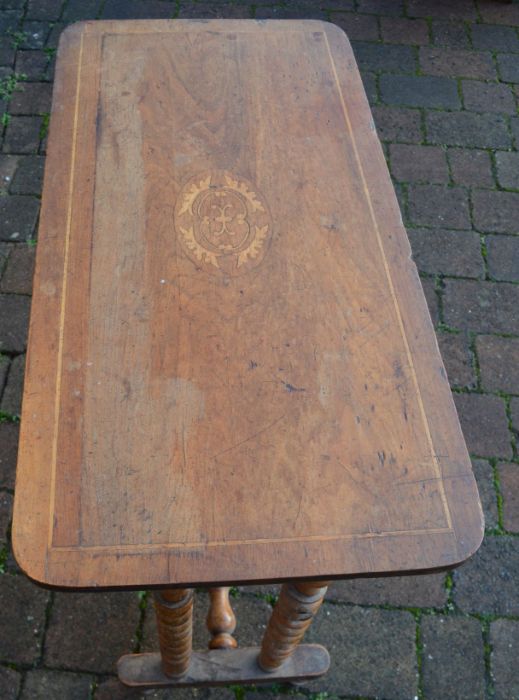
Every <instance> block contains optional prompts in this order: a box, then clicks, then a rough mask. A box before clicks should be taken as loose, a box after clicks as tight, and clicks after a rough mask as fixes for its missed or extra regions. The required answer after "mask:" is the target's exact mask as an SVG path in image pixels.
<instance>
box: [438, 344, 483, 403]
mask: <svg viewBox="0 0 519 700" xmlns="http://www.w3.org/2000/svg"><path fill="white" fill-rule="evenodd" d="M436 337H437V338H438V345H439V346H440V352H441V356H442V359H443V362H444V364H445V369H446V370H447V376H448V377H449V382H450V385H451V386H452V387H461V388H464V389H475V388H476V385H477V379H476V373H475V370H474V359H473V357H472V352H471V351H470V348H469V339H468V337H467V334H466V333H442V332H438V333H437V334H436Z"/></svg>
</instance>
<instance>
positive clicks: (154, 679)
mask: <svg viewBox="0 0 519 700" xmlns="http://www.w3.org/2000/svg"><path fill="white" fill-rule="evenodd" d="M258 652H259V647H245V648H243V649H233V650H225V651H224V650H221V649H220V650H216V649H213V650H211V651H202V652H200V651H195V652H193V658H192V660H191V666H190V667H189V671H188V672H187V673H186V674H185V675H184V676H182V677H181V678H178V679H172V678H168V676H166V675H165V674H164V672H163V671H162V667H161V659H160V654H126V655H125V656H122V657H121V658H120V659H119V661H118V663H117V671H118V674H119V679H120V680H121V681H122V682H123V683H124V684H125V685H129V686H145V687H161V686H174V687H176V688H185V687H189V686H193V685H194V686H206V685H211V686H212V685H216V686H218V685H228V684H229V683H240V684H241V683H272V682H274V681H280V682H281V681H295V680H305V679H306V680H310V679H312V678H318V677H319V676H322V675H323V674H324V673H326V671H327V670H328V668H329V666H330V656H329V654H328V652H327V651H326V649H325V648H324V647H322V646H321V645H320V644H301V646H299V647H298V648H297V649H296V650H295V652H294V654H293V655H292V656H291V657H290V658H289V659H288V660H287V662H286V663H285V664H284V665H283V666H282V667H281V668H278V669H276V670H275V671H272V673H267V672H266V671H262V669H261V668H260V667H259V666H258V663H257V658H258Z"/></svg>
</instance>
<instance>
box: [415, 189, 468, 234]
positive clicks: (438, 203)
mask: <svg viewBox="0 0 519 700" xmlns="http://www.w3.org/2000/svg"><path fill="white" fill-rule="evenodd" d="M408 193H409V219H410V223H411V224H413V225H414V226H415V227H417V226H430V227H435V228H436V227H438V228H442V229H445V228H450V229H461V230H463V229H468V228H470V214H469V203H468V194H467V191H466V190H465V189H464V188H462V187H442V186H441V185H410V186H409V189H408Z"/></svg>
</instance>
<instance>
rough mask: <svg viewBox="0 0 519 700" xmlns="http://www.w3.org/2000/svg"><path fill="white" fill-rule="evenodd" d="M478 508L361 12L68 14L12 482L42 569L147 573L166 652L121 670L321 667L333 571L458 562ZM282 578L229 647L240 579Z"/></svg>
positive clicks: (25, 563) (284, 673)
mask: <svg viewBox="0 0 519 700" xmlns="http://www.w3.org/2000/svg"><path fill="white" fill-rule="evenodd" d="M482 526H483V519H482V513H481V507H480V503H479V499H478V494H477V490H476V486H475V482H474V478H473V475H472V471H471V465H470V461H469V458H468V455H467V451H466V447H465V444H464V441H463V437H462V434H461V431H460V427H459V423H458V419H457V416H456V412H455V409H454V405H453V402H452V398H451V394H450V390H449V384H448V381H447V378H446V375H445V370H444V368H443V364H442V361H441V358H440V354H439V351H438V347H437V344H436V339H435V335H434V331H433V327H432V325H431V321H430V318H429V315H428V312H427V307H426V303H425V300H424V296H423V293H422V289H421V285H420V281H419V278H418V275H417V272H416V269H415V266H414V264H413V262H412V261H411V258H410V249H409V244H408V241H407V237H406V233H405V230H404V228H403V226H402V222H401V218H400V213H399V209H398V205H397V201H396V198H395V195H394V192H393V189H392V186H391V183H390V179H389V176H388V172H387V169H386V165H385V162H384V157H383V153H382V150H381V147H380V144H379V142H378V139H377V136H376V132H375V128H374V125H373V121H372V119H371V115H370V111H369V107H368V103H367V101H366V97H365V94H364V91H363V88H362V83H361V80H360V77H359V73H358V70H357V67H356V65H355V61H354V58H353V54H352V51H351V48H350V46H349V43H348V40H347V39H346V37H345V35H344V34H343V33H342V32H341V31H340V30H339V29H338V28H336V27H334V26H333V25H331V24H327V23H322V22H317V21H286V22H283V21H264V22H256V21H252V20H250V21H248V20H244V21H235V20H225V21H224V20H214V21H189V20H185V21H182V20H178V21H175V20H173V21H114V22H111V21H106V22H86V23H82V24H77V25H74V26H72V27H70V28H69V29H67V30H66V31H65V33H64V35H63V37H62V40H61V44H60V48H59V56H58V65H57V73H56V82H55V87H54V97H53V108H52V119H51V131H50V137H49V147H48V157H47V164H46V170H45V185H44V195H43V205H42V214H41V223H40V234H39V242H38V254H37V269H36V275H35V283H34V299H33V307H32V316H31V327H30V342H29V354H28V359H27V377H26V384H25V397H24V404H23V416H22V434H21V446H20V453H19V464H18V475H17V484H16V502H15V515H14V531H13V541H14V549H15V554H16V557H17V559H18V561H19V563H20V566H21V567H22V568H23V570H24V571H25V572H26V573H27V575H28V576H30V577H31V578H33V579H35V580H36V581H38V582H41V583H42V584H44V585H48V586H58V587H65V588H70V589H85V588H103V587H106V588H108V587H109V588H119V589H129V588H142V587H150V588H153V589H155V607H156V612H157V622H158V630H159V637H160V653H157V654H139V655H128V656H125V657H123V658H122V659H121V660H120V662H119V675H120V678H121V679H122V680H123V681H124V682H125V683H127V684H130V685H161V684H169V685H175V684H176V685H188V684H196V683H226V682H233V681H234V682H247V681H251V682H257V681H262V680H263V681H265V680H274V679H276V680H279V679H282V678H284V679H288V678H305V677H306V678H308V677H312V676H315V675H319V674H321V673H323V672H324V671H325V670H326V668H327V665H328V654H327V652H326V650H325V649H324V648H323V647H320V646H318V645H299V646H298V642H299V641H300V640H301V638H302V636H303V634H304V632H305V629H306V628H307V627H308V625H309V624H310V622H311V619H312V616H313V615H314V614H315V613H316V611H317V610H318V608H319V605H320V604H321V601H322V598H323V596H324V594H325V591H326V581H327V580H330V579H333V578H345V577H351V576H359V575H363V576H366V575H370V576H376V575H383V574H391V573H399V574H402V573H406V572H414V573H416V572H421V571H425V570H429V569H442V568H447V567H452V566H455V565H457V564H459V563H461V562H462V561H463V560H464V559H466V558H467V557H469V556H470V555H471V554H472V553H473V552H474V551H475V550H476V549H477V548H478V546H479V544H480V541H481V537H482ZM267 581H280V582H283V586H282V590H281V595H280V598H279V602H278V603H277V605H276V607H275V609H274V611H273V614H272V617H271V620H270V623H269V625H268V627H267V630H266V632H265V636H264V639H263V641H262V644H261V647H258V648H252V649H251V648H247V649H239V648H235V647H236V641H235V640H234V638H233V636H232V633H233V630H234V616H233V614H232V610H231V609H230V605H229V599H228V586H229V585H231V584H232V583H240V584H247V583H252V582H255V583H257V582H267ZM195 586H207V587H209V589H210V595H211V601H212V606H211V611H210V613H209V618H208V626H209V630H210V632H211V641H210V649H209V650H208V651H205V652H204V651H201V652H196V653H195V652H192V649H191V619H192V618H191V615H192V589H193V587H195ZM101 632H102V631H101Z"/></svg>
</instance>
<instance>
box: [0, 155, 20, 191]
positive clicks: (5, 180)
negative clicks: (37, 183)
mask: <svg viewBox="0 0 519 700" xmlns="http://www.w3.org/2000/svg"><path fill="white" fill-rule="evenodd" d="M20 157H21V156H9V155H5V154H1V155H0V194H5V193H6V192H7V190H8V189H9V187H10V186H11V183H12V181H13V176H14V173H15V172H16V168H17V167H18V163H19V161H20Z"/></svg>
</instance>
